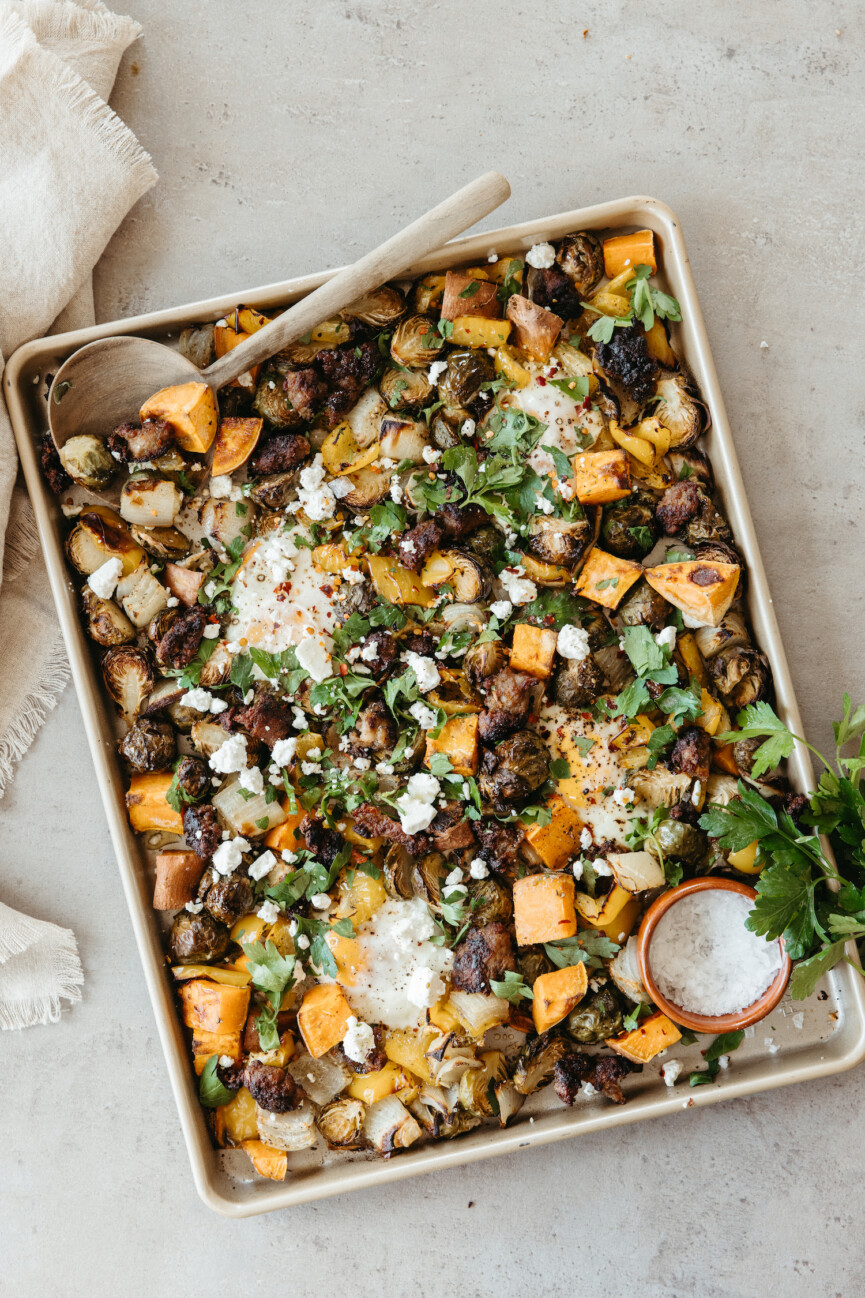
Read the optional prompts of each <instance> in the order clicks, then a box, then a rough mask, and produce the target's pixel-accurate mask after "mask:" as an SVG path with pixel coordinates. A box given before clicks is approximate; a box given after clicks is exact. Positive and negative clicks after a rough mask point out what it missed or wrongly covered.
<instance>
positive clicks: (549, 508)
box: [535, 492, 555, 514]
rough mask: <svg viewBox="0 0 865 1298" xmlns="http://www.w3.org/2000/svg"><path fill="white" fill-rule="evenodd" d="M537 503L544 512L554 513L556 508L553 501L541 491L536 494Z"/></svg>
mask: <svg viewBox="0 0 865 1298" xmlns="http://www.w3.org/2000/svg"><path fill="white" fill-rule="evenodd" d="M535 504H536V505H537V507H538V509H539V510H540V511H541V513H542V514H552V512H553V510H554V509H555V505H554V504H553V502H552V501H551V500H547V498H546V496H542V495H541V493H540V492H538V494H537V495H536V496H535Z"/></svg>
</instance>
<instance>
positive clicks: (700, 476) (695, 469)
mask: <svg viewBox="0 0 865 1298" xmlns="http://www.w3.org/2000/svg"><path fill="white" fill-rule="evenodd" d="M662 422H663V421H662ZM666 459H667V463H668V464H669V466H670V468H671V469H672V470H673V474H674V476H675V478H676V479H677V481H679V482H684V481H686V480H689V481H691V482H699V483H702V485H703V486H704V487H706V489H707V490H708V491H714V490H715V475H714V474H713V472H712V465H711V464H710V463H709V459H708V457H707V456H705V455H704V454H703V452H702V451H698V450H697V449H696V447H691V449H690V450H684V449H683V448H682V447H674V448H673V449H672V450H669V451H668V452H667V455H666Z"/></svg>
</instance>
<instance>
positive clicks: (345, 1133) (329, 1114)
mask: <svg viewBox="0 0 865 1298" xmlns="http://www.w3.org/2000/svg"><path fill="white" fill-rule="evenodd" d="M365 1116H366V1105H365V1104H364V1102H363V1100H354V1099H352V1097H351V1096H350V1095H344V1096H343V1097H342V1098H341V1099H339V1100H334V1101H333V1103H331V1104H326V1105H325V1106H324V1108H323V1109H322V1110H321V1111H320V1112H319V1115H318V1118H317V1119H316V1126H317V1127H318V1129H319V1131H320V1132H321V1134H322V1135H323V1136H324V1138H325V1140H326V1141H327V1144H328V1148H329V1149H360V1148H362V1146H363V1143H364V1138H363V1120H364V1117H365Z"/></svg>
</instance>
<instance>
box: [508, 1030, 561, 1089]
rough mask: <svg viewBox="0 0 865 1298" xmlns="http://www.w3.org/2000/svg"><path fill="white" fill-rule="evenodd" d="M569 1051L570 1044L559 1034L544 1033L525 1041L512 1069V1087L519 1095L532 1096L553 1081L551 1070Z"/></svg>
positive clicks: (553, 1032) (554, 1032)
mask: <svg viewBox="0 0 865 1298" xmlns="http://www.w3.org/2000/svg"><path fill="white" fill-rule="evenodd" d="M570 1050H571V1043H570V1041H568V1039H567V1037H565V1036H562V1034H561V1033H559V1032H556V1031H555V1029H554V1030H553V1031H552V1032H544V1033H542V1034H541V1035H540V1036H539V1037H534V1038H533V1039H532V1040H530V1041H527V1042H526V1044H525V1045H524V1046H523V1048H522V1050H521V1051H520V1053H519V1057H518V1058H517V1062H516V1066H515V1067H514V1079H513V1080H514V1086H515V1087H516V1088H517V1090H518V1091H519V1093H520V1095H534V1093H535V1091H539V1090H540V1089H541V1087H542V1086H547V1085H549V1083H550V1082H551V1081H552V1080H553V1069H554V1068H555V1066H556V1064H557V1063H558V1062H559V1060H560V1059H564V1057H565V1055H566V1054H568V1053H569V1052H570Z"/></svg>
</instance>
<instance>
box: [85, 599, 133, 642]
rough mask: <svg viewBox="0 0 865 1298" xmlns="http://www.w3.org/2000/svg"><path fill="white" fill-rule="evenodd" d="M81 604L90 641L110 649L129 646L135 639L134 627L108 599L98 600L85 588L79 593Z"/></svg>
mask: <svg viewBox="0 0 865 1298" xmlns="http://www.w3.org/2000/svg"><path fill="white" fill-rule="evenodd" d="M81 602H82V604H83V606H84V615H85V617H86V618H87V634H88V635H89V636H90V639H91V640H95V641H96V643H97V644H101V645H104V646H105V647H106V648H110V647H111V646H112V645H121V644H129V643H130V641H131V640H134V639H135V627H134V626H133V625H132V623H131V622H130V621H129V618H128V617H127V616H126V614H125V613H123V612H121V610H120V609H119V608H118V607H117V605H116V604H114V603H112V601H111V600H110V599H100V598H99V596H98V595H97V594H96V592H95V591H92V590H91V589H90V587H89V586H85V587H84V589H83V591H82V592H81Z"/></svg>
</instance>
